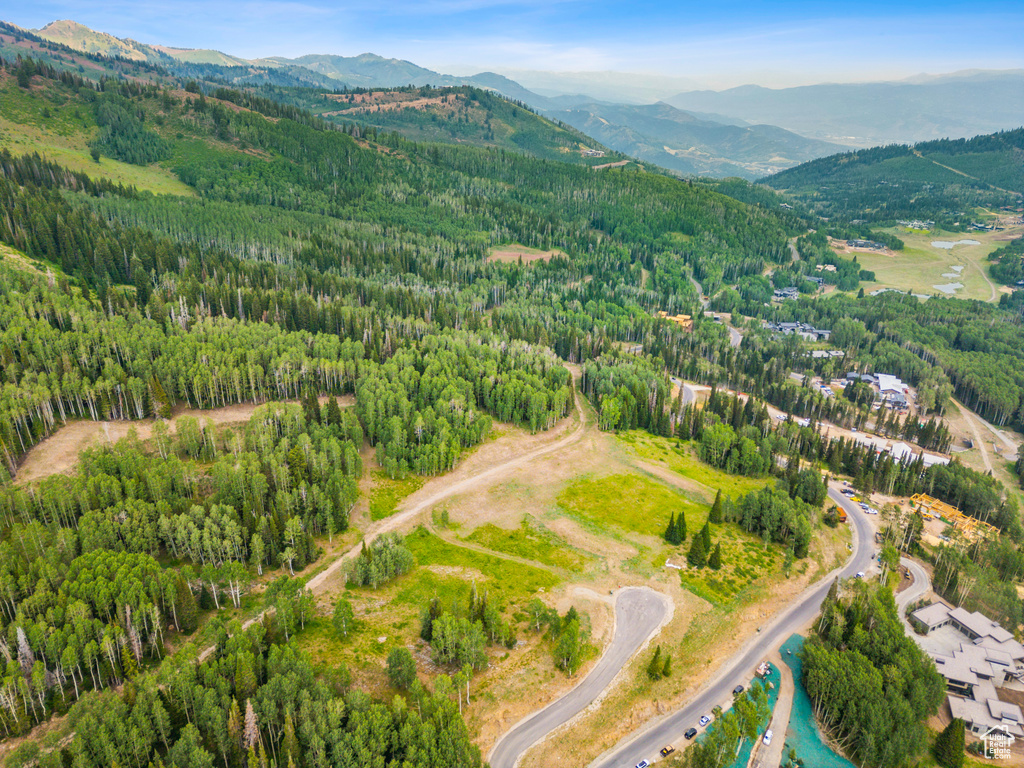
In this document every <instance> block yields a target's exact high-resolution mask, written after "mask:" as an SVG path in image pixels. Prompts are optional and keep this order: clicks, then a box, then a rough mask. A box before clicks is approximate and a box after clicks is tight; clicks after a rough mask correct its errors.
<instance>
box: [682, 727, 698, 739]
mask: <svg viewBox="0 0 1024 768" xmlns="http://www.w3.org/2000/svg"><path fill="white" fill-rule="evenodd" d="M696 735H697V729H696V728H690V729H689V730H687V731H686V733H684V734H683V736H685V737H686V738H687V739H692V738H693V737H694V736H696Z"/></svg>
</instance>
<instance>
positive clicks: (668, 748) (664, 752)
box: [661, 744, 676, 757]
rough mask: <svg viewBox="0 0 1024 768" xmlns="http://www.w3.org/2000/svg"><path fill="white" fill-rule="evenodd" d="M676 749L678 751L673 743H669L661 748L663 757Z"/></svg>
mask: <svg viewBox="0 0 1024 768" xmlns="http://www.w3.org/2000/svg"><path fill="white" fill-rule="evenodd" d="M675 751H676V748H675V747H673V746H672V745H671V744H669V745H668V746H666V747H662V748H661V756H662V757H668V756H669V755H671V754H672V753H673V752H675Z"/></svg>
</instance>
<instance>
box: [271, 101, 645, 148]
mask: <svg viewBox="0 0 1024 768" xmlns="http://www.w3.org/2000/svg"><path fill="white" fill-rule="evenodd" d="M258 93H259V95H260V96H262V97H265V98H268V99H272V100H274V101H279V102H283V103H286V104H294V105H296V106H299V107H302V108H303V109H308V110H309V111H311V112H313V113H314V114H317V115H319V116H320V117H323V118H324V119H326V120H329V121H331V122H335V123H338V124H340V125H358V126H361V127H363V128H372V129H375V130H377V131H383V132H389V133H390V132H394V133H397V134H400V135H401V136H403V137H404V138H407V139H411V140H413V141H420V142H422V141H431V142H446V143H455V144H469V145H471V146H477V147H495V148H501V149H509V150H512V151H516V152H525V153H527V154H530V155H533V156H534V157H540V158H543V159H545V160H557V161H560V162H564V163H579V164H582V165H603V164H606V163H614V162H618V161H621V160H625V159H628V158H627V157H626V156H625V155H620V154H619V153H617V152H612V151H610V150H607V149H605V148H604V147H603V146H601V145H600V144H599V143H597V142H596V141H595V140H594V139H592V138H590V136H587V135H585V134H583V133H580V132H579V131H577V130H576V129H575V128H573V127H572V126H570V125H563V124H560V123H555V122H552V121H551V120H549V119H548V118H546V117H541V116H540V115H538V114H536V113H535V112H533V111H532V110H530V109H529V108H527V107H525V106H523V105H522V104H519V103H513V102H511V101H509V100H508V99H505V98H503V97H501V96H498V95H496V94H494V93H492V92H490V91H485V90H482V89H480V88H474V87H470V86H457V87H447V88H435V87H431V86H419V87H411V86H410V87H405V88H394V89H390V90H367V89H361V88H360V89H354V90H349V91H344V92H335V91H332V92H328V93H325V92H323V91H313V90H310V89H309V88H301V89H300V88H292V89H279V88H269V87H268V88H262V89H260V90H259V91H258ZM585 149H589V150H592V151H595V152H596V153H599V154H598V156H589V155H588V156H584V155H583V154H582V150H585Z"/></svg>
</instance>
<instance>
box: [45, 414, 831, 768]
mask: <svg viewBox="0 0 1024 768" xmlns="http://www.w3.org/2000/svg"><path fill="white" fill-rule="evenodd" d="M254 408H255V406H252V405H242V406H233V407H232V408H231V409H218V411H205V412H194V413H193V412H190V415H195V416H197V417H199V418H206V417H214V421H215V422H216V423H223V424H231V423H235V422H242V421H244V420H245V419H246V418H248V416H249V415H250V414H251V411H252V409H254ZM579 419H582V430H581V431H578V430H580V421H579ZM594 423H595V417H594V415H593V413H592V412H591V411H590V409H589V408H586V410H585V411H584V412H583V413H582V415H579V416H574V417H572V418H570V419H567V420H565V422H563V423H562V424H560V425H559V426H558V427H556V428H555V429H554V430H552V431H550V432H548V433H542V434H540V435H530V434H528V433H526V432H525V431H523V430H519V429H516V428H513V427H507V426H505V425H503V426H502V428H501V430H500V431H498V436H497V437H495V439H493V440H489V441H486V442H485V443H484V444H482V445H481V446H479V447H478V448H477V449H475V450H474V451H472V452H470V453H468V454H467V455H466V456H465V457H464V459H463V461H462V462H460V464H459V466H458V467H456V469H455V470H454V471H453V472H451V473H449V474H448V475H446V476H443V477H436V478H429V479H426V480H425V481H424V480H423V479H421V478H416V479H415V480H411V481H406V480H401V481H392V480H391V479H390V478H387V477H386V476H381V475H379V474H376V473H374V472H373V470H372V469H371V468H372V466H373V463H372V461H367V467H368V469H370V474H369V476H368V477H367V478H364V481H363V483H362V487H363V489H364V498H363V499H361V500H360V502H359V507H360V509H361V510H363V511H361V512H360V514H358V515H354V517H353V523H354V524H356V525H359V526H362V525H364V524H365V525H366V528H364V529H363V531H362V534H360V533H359V532H358V531H349V532H348V533H347V534H346V537H345V538H346V541H345V544H344V545H343V544H342V542H341V539H342V537H340V536H339V537H336V541H335V543H336V545H337V546H335V547H333V548H332V552H334V557H333V558H329V557H326V556H325V558H324V560H323V561H322V565H319V564H318V566H315V567H314V573H316V572H317V571H322V570H324V567H325V566H326V565H329V564H330V562H332V561H333V562H337V556H338V554H339V553H341V552H345V551H346V548H347V546H348V544H349V542H350V543H351V544H352V545H355V546H357V545H358V544H357V542H358V537H359V536H360V535H371V534H373V533H374V532H379V531H380V530H388V529H391V528H399V529H404V530H406V531H410V530H411V532H410V533H408V534H407V538H406V543H407V546H408V547H409V549H410V550H411V551H412V552H413V554H414V556H415V558H416V561H417V565H416V567H415V568H414V569H413V571H411V572H410V573H409V574H407V575H405V576H403V577H400V578H398V579H396V580H395V581H393V582H391V583H390V584H387V585H384V586H382V587H380V588H379V589H377V590H373V589H369V588H349V587H347V586H346V585H345V583H344V575H343V569H340V568H339V569H333V570H332V572H331V573H330V574H327V573H325V574H324V577H323V578H321V579H319V581H318V583H317V584H316V586H315V592H316V596H317V601H318V606H319V608H318V616H317V617H316V618H315V619H314V620H313V621H311V622H309V623H308V624H307V628H306V629H305V630H304V631H303V632H300V633H299V634H298V636H297V639H298V642H299V644H300V645H301V646H302V647H304V648H306V649H307V650H308V651H309V652H310V653H311V654H312V656H313V658H314V659H315V660H317V661H320V662H323V663H330V664H337V663H344V664H345V665H346V666H347V667H348V668H349V670H350V671H351V673H352V675H353V678H354V681H355V683H356V684H357V685H359V686H361V687H364V688H365V689H366V690H367V691H368V692H370V693H371V694H372V695H376V696H381V697H383V698H385V699H390V698H391V696H393V695H394V693H395V691H393V690H392V689H391V688H390V687H389V685H388V682H387V678H386V674H385V671H384V666H385V659H386V656H387V654H388V652H389V651H390V650H391V649H392V648H394V647H396V646H405V647H408V648H410V650H412V651H413V653H414V656H415V657H416V659H417V665H418V668H419V671H420V673H421V674H422V675H434V674H437V673H439V672H451V671H452V670H449V669H438V668H437V667H436V665H435V664H434V663H433V661H432V659H431V651H430V649H429V647H428V646H426V644H425V643H423V641H422V640H420V639H419V612H420V610H421V609H422V608H423V607H424V606H425V605H427V603H428V602H429V601H430V600H431V599H432V598H434V597H438V598H440V599H441V600H442V603H444V604H446V605H451V604H453V603H456V604H460V605H461V604H464V603H465V601H466V599H467V597H468V595H469V592H470V590H471V589H472V588H473V586H474V585H475V586H476V589H477V590H478V592H479V593H486V594H487V595H488V599H489V600H490V601H493V603H495V604H498V605H500V606H502V608H503V609H504V610H503V614H504V616H505V618H506V620H511V621H514V622H515V624H516V627H517V639H518V640H519V644H518V645H517V646H516V647H515V648H514V649H506V648H504V647H501V646H491V647H489V648H488V651H487V652H488V658H489V661H490V665H489V668H488V669H486V670H484V671H482V672H479V673H478V674H476V675H475V676H474V678H473V681H472V683H471V688H472V696H471V702H470V705H469V707H468V708H467V709H466V712H465V714H466V717H467V722H468V724H469V727H470V732H471V734H472V736H473V738H474V741H475V742H476V743H477V744H478V745H479V746H480V747H481V749H482V750H483V751H484V753H486V752H487V751H488V750H489V748H490V747H491V745H493V744H494V742H495V741H496V740H497V738H498V737H500V735H501V734H502V733H503V732H504V731H506V730H507V729H508V728H509V727H511V725H513V724H514V723H515V722H517V721H518V720H519V719H520V718H522V717H523V716H524V715H526V714H527V713H529V712H531V711H533V710H534V709H536V708H538V707H539V706H542V705H544V704H545V703H548V702H550V701H552V700H554V699H555V698H557V697H558V696H560V695H561V694H563V693H565V692H566V691H567V690H568V689H569V688H571V687H572V686H573V685H574V684H575V683H576V681H577V680H578V679H579V677H580V676H582V675H584V674H586V672H587V670H588V669H589V668H590V667H591V666H592V665H593V664H594V663H595V660H596V658H597V656H598V653H599V649H600V648H602V647H604V645H605V644H606V643H607V642H608V641H609V639H610V637H611V632H612V623H611V622H612V608H611V603H610V598H608V597H607V595H608V593H609V591H610V590H613V589H615V588H616V587H619V586H626V585H646V586H650V587H652V588H654V589H656V590H657V591H659V592H661V593H663V594H665V595H667V596H668V597H669V598H670V599H671V600H672V603H673V605H674V607H675V610H674V612H673V618H672V619H671V621H669V623H668V624H667V625H666V626H665V627H664V628H663V629H662V631H661V633H660V634H659V635H658V636H657V637H656V638H654V640H652V643H658V644H661V645H662V647H663V649H664V650H667V651H669V652H671V653H672V654H673V667H674V669H675V674H674V675H673V677H671V678H669V679H667V680H662V681H659V682H657V683H651V682H650V681H649V680H647V678H646V676H645V675H644V673H643V669H644V666H645V664H646V662H647V660H648V656H649V651H641V652H640V653H638V654H637V655H636V656H635V657H634V658H633V659H632V660H631V661H630V662H629V664H628V665H627V666H626V667H625V668H624V670H623V672H622V673H621V674H620V675H619V676H618V677H617V678H616V681H615V682H614V683H613V684H612V687H611V688H610V689H609V690H608V692H607V694H606V696H605V698H604V700H603V702H602V703H601V704H600V705H598V706H595V707H592V708H590V709H589V710H588V711H587V712H585V713H584V714H582V715H581V716H580V718H579V720H577V721H576V723H575V724H574V726H573V728H572V729H567V730H563V731H560V732H558V733H556V734H555V735H554V737H553V738H552V740H551V741H549V742H545V748H544V750H543V755H540V756H538V755H536V754H533V755H531V756H529V757H528V761H529V764H530V765H534V764H537V765H545V766H547V765H551V766H554V765H556V764H559V765H565V764H573V765H575V764H583V763H585V762H586V761H585V760H584V759H583V758H584V757H586V758H588V759H589V758H592V757H594V756H596V754H597V753H598V752H600V751H601V749H603V748H604V747H605V746H607V745H608V744H610V743H612V742H614V741H615V740H617V739H618V738H619V737H620V736H621V735H622V734H624V733H625V732H627V731H628V730H630V729H632V728H634V727H636V726H637V725H639V724H641V723H642V722H644V721H645V720H646V719H648V718H649V717H651V716H654V715H657V714H658V713H661V712H664V711H667V709H668V708H670V707H673V706H675V705H677V704H678V703H680V702H681V701H683V700H684V699H685V698H686V696H687V694H688V692H689V691H691V690H693V687H694V686H697V685H699V684H701V683H702V682H703V681H704V680H705V679H707V676H708V675H709V674H710V673H711V672H712V671H713V670H714V669H715V668H716V666H717V664H718V663H719V662H720V661H721V660H724V659H725V658H727V657H728V655H730V654H731V652H732V651H733V650H734V649H735V647H737V644H738V643H740V642H741V641H742V640H743V639H744V638H746V637H748V636H749V635H751V634H752V633H753V632H754V631H755V629H756V627H757V626H759V625H761V624H762V623H763V622H764V621H765V619H766V617H767V616H769V615H770V614H771V613H774V612H775V611H776V610H778V609H780V608H781V607H783V606H784V605H785V604H786V601H787V600H788V599H789V598H790V597H792V596H795V595H796V594H797V593H798V592H799V591H800V590H801V589H802V588H803V587H804V586H806V585H807V584H808V583H809V582H810V581H811V580H812V579H813V578H816V577H817V576H820V574H821V573H824V572H825V571H827V570H828V569H829V568H831V567H832V566H833V565H834V561H835V559H836V558H837V557H839V556H840V554H841V553H845V540H844V539H843V538H842V537H843V536H844V535H845V534H847V529H846V528H845V527H841V528H840V529H837V530H835V531H833V530H831V529H822V530H821V532H820V533H819V535H818V538H817V539H816V541H815V543H814V545H813V547H812V552H811V557H809V558H807V559H806V560H803V561H798V562H797V563H795V564H794V567H793V569H792V572H791V573H790V575H789V576H788V577H787V576H786V575H785V574H784V573H783V572H782V568H781V567H780V566H781V562H782V559H783V553H782V550H781V548H780V547H778V546H775V545H771V546H769V547H767V548H766V547H765V545H764V543H763V542H762V541H761V540H760V539H757V538H756V537H753V536H750V535H748V534H746V533H744V532H742V531H741V530H739V529H738V528H737V527H736V526H734V525H730V524H727V525H722V526H713V528H712V538H713V540H714V541H716V542H719V541H720V542H721V543H722V549H723V554H724V558H723V559H724V561H725V566H724V567H723V569H722V570H721V571H719V572H717V573H715V572H712V571H709V570H706V569H705V570H703V571H700V572H693V571H686V570H684V571H682V572H680V571H679V570H677V569H673V568H666V567H665V562H666V560H667V559H671V560H672V562H674V563H676V562H682V561H684V559H685V558H681V557H680V555H681V554H683V553H684V552H685V548H686V547H688V542H687V543H686V544H684V545H683V548H680V550H675V549H674V548H672V547H670V546H668V545H666V544H665V543H664V541H663V540H662V538H661V533H662V531H663V530H664V527H665V524H666V522H667V519H668V516H669V515H670V514H672V513H678V512H679V511H680V510H685V511H686V513H687V522H688V527H689V531H690V535H691V537H692V535H693V534H694V533H695V532H696V531H697V530H698V529H699V527H700V526H701V525H703V522H704V520H705V518H706V515H707V511H708V509H709V507H710V504H711V501H712V500H713V499H714V494H715V492H716V490H717V489H718V488H719V487H721V488H722V489H723V491H724V492H725V493H727V494H730V495H733V496H738V495H740V494H742V493H745V492H746V491H748V490H752V489H754V488H756V487H758V486H760V485H762V484H764V483H765V482H767V480H766V479H749V478H737V477H732V476H729V475H726V474H724V473H721V472H718V471H716V470H713V469H711V468H709V467H706V466H704V465H703V464H701V463H700V462H699V461H697V460H696V458H695V457H694V456H693V455H692V450H691V449H690V448H689V447H688V446H682V447H679V448H677V447H676V446H675V443H674V441H670V440H666V439H663V438H655V437H652V436H649V435H646V434H642V433H631V434H628V435H624V436H621V437H618V436H615V435H612V434H608V433H602V432H598V431H597V430H596V429H595V427H594ZM147 426H149V428H150V429H151V424H150V423H149V422H138V423H135V422H125V423H117V424H107V425H103V424H97V423H94V422H79V423H77V424H73V425H69V427H65V428H64V429H63V430H61V431H60V432H58V434H57V435H55V436H54V438H51V439H50V441H46V442H44V443H43V444H41V445H40V446H38V447H37V448H36V449H34V451H33V454H31V455H30V457H29V459H30V461H32V460H34V461H35V466H36V467H37V469H36V470H35V472H36V473H37V474H39V475H41V474H48V473H49V472H52V471H54V469H53V466H54V465H53V464H52V463H51V462H52V461H53V460H54V458H56V459H59V460H61V461H64V462H66V466H67V467H68V468H69V467H71V466H73V464H74V457H76V456H77V450H72V446H68V445H64V446H56V447H55V446H54V444H53V443H52V442H51V441H53V440H54V439H55V438H60V437H62V436H65V437H66V436H67V432H66V430H68V429H71V428H75V429H77V430H78V431H79V432H80V433H81V434H79V435H78V436H77V438H75V440H72V441H71V442H72V443H76V444H78V445H81V444H83V443H84V444H96V443H97V442H100V441H102V440H104V439H111V437H112V435H111V434H110V430H111V428H116V429H118V430H120V429H121V428H123V429H124V430H125V431H126V432H127V430H128V429H130V428H137V429H138V431H139V433H140V436H142V437H145V436H146V434H147V432H146V427H147ZM576 434H578V435H579V437H578V438H576V437H573V439H572V440H569V441H566V436H567V435H576ZM58 442H59V441H58ZM556 442H557V443H558V444H559V445H560V446H561V447H560V448H559V450H557V451H552V452H549V453H545V454H531V456H533V458H530V459H529V460H528V461H525V462H516V461H513V459H514V458H515V457H517V456H522V455H524V454H526V453H528V452H530V451H536V449H537V448H538V447H540V446H544V445H546V444H554V443H556ZM494 469H499V470H500V471H497V472H493V471H492V470H494ZM480 476H483V477H485V478H486V480H485V481H483V480H482V481H480V482H479V483H471V484H466V483H467V481H468V480H470V479H472V478H474V477H480ZM453 487H459V488H461V489H462V490H460V491H459V492H457V493H455V494H454V495H448V496H447V497H444V496H439V495H438V494H439V493H440V492H441V491H443V490H445V489H451V488H453ZM431 500H433V501H431ZM427 501H429V502H430V503H425V502H427ZM441 508H443V509H444V510H445V511H446V512H447V513H448V514H447V516H446V517H445V518H444V519H445V520H446V521H448V522H446V523H445V525H444V526H443V527H444V528H445V529H448V528H450V529H451V531H454V532H457V535H458V536H459V537H461V540H460V539H456V538H455V533H453V532H448V531H442V532H440V533H433V532H431V531H430V530H428V529H426V528H423V527H416V528H413V526H416V525H417V524H418V523H425V524H426V523H429V521H430V520H431V518H432V517H433V516H434V515H433V513H437V512H439V511H440V509H441ZM373 509H376V510H377V515H378V516H379V517H377V519H376V524H375V523H374V520H375V515H374V514H373V511H372V510H373ZM410 512H412V513H414V514H412V515H411V516H410V514H409V513H410ZM439 517H440V515H439ZM435 522H436V521H435ZM350 534H351V538H349V535H350ZM487 550H490V551H487ZM342 595H344V596H345V597H346V598H348V599H350V600H351V602H352V604H353V606H354V609H355V613H356V619H357V622H358V626H357V628H356V629H355V631H354V632H353V633H352V634H351V635H350V637H348V638H338V637H336V636H335V633H334V631H333V627H332V626H331V622H330V613H331V611H332V609H333V606H334V604H335V602H336V600H337V599H338V598H339V597H340V596H342ZM534 597H540V598H541V599H542V600H543V601H544V602H545V603H546V604H547V605H549V606H552V607H554V608H556V609H557V610H558V611H559V612H561V613H564V612H565V611H566V610H568V608H569V607H571V606H575V607H577V609H578V610H580V611H582V612H584V613H585V614H586V615H587V619H588V622H589V624H590V627H591V638H592V643H593V644H594V650H593V651H592V652H591V653H590V654H589V656H588V660H587V662H586V663H585V665H584V668H583V669H582V670H580V673H579V675H578V676H577V677H576V678H568V677H566V676H565V675H564V674H563V673H561V672H560V671H559V670H557V669H556V668H555V667H554V664H553V661H552V658H551V642H550V640H548V639H545V638H543V637H542V636H540V635H537V634H536V633H534V632H533V631H531V630H530V629H529V628H528V627H527V626H526V624H525V622H524V620H523V615H522V613H521V611H522V609H523V607H524V606H525V604H526V603H528V602H529V601H530V600H531V599H533V598H534ZM709 631H710V632H712V633H713V634H712V635H711V637H713V638H714V641H713V642H706V641H705V640H706V633H707V632H709ZM698 635H699V637H698ZM723 638H727V639H724V640H723Z"/></svg>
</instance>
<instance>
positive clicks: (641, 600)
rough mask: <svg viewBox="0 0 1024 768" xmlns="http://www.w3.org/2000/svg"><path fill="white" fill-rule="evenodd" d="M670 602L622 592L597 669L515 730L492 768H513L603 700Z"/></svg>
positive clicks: (637, 590)
mask: <svg viewBox="0 0 1024 768" xmlns="http://www.w3.org/2000/svg"><path fill="white" fill-rule="evenodd" d="M666 601H667V599H666V598H665V597H664V595H660V594H659V593H657V592H654V591H653V590H650V589H646V588H644V587H628V588H626V589H623V590H620V591H619V593H618V595H617V596H616V599H615V632H614V635H613V637H612V641H611V644H610V645H609V646H608V649H607V650H606V651H605V652H604V655H603V656H602V657H601V660H600V661H598V662H597V666H595V667H594V669H593V670H592V671H591V672H590V674H589V675H587V676H586V677H585V678H583V680H582V681H581V682H580V683H579V684H578V685H577V686H576V687H575V688H573V689H572V690H571V691H569V692H568V693H567V694H565V695H564V696H562V697H561V698H560V699H557V700H556V701H554V702H553V703H551V704H550V705H548V706H547V707H545V708H544V709H542V710H540V711H539V712H535V713H533V714H532V715H530V716H528V717H527V718H525V719H523V720H521V721H520V722H519V723H517V724H516V725H515V726H513V728H512V730H510V731H509V732H508V733H506V734H505V735H504V736H503V737H502V738H501V740H500V741H498V743H497V744H495V745H494V749H492V750H491V754H490V755H489V756H488V762H489V763H490V764H491V768H513V767H514V766H515V765H516V763H517V762H519V760H520V758H521V757H522V756H523V754H524V753H525V752H526V750H528V749H529V748H530V747H532V746H533V745H534V744H536V743H537V742H539V741H541V740H542V739H544V737H545V736H547V735H548V734H549V733H551V731H553V730H554V729H556V728H558V727H559V726H560V725H564V724H565V723H567V722H569V720H571V719H572V718H573V717H575V716H576V715H577V714H579V713H580V712H582V711H583V710H584V709H586V708H587V707H588V706H590V704H591V703H592V702H593V701H594V700H595V699H597V698H599V697H600V696H601V694H602V693H603V692H604V690H605V689H606V688H607V687H608V686H609V685H610V684H611V682H612V680H613V679H614V678H615V676H616V675H617V674H618V673H619V671H620V670H621V669H622V668H623V667H624V666H625V665H626V663H627V662H628V661H629V660H630V659H631V658H632V657H633V654H634V653H636V651H637V649H638V648H639V647H640V646H641V645H643V644H644V642H645V641H646V640H647V639H648V638H649V637H650V636H651V634H653V633H654V632H655V631H656V630H657V629H658V628H659V627H660V626H661V624H662V621H663V620H664V619H665V615H666V613H667V611H668V607H667V604H666Z"/></svg>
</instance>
